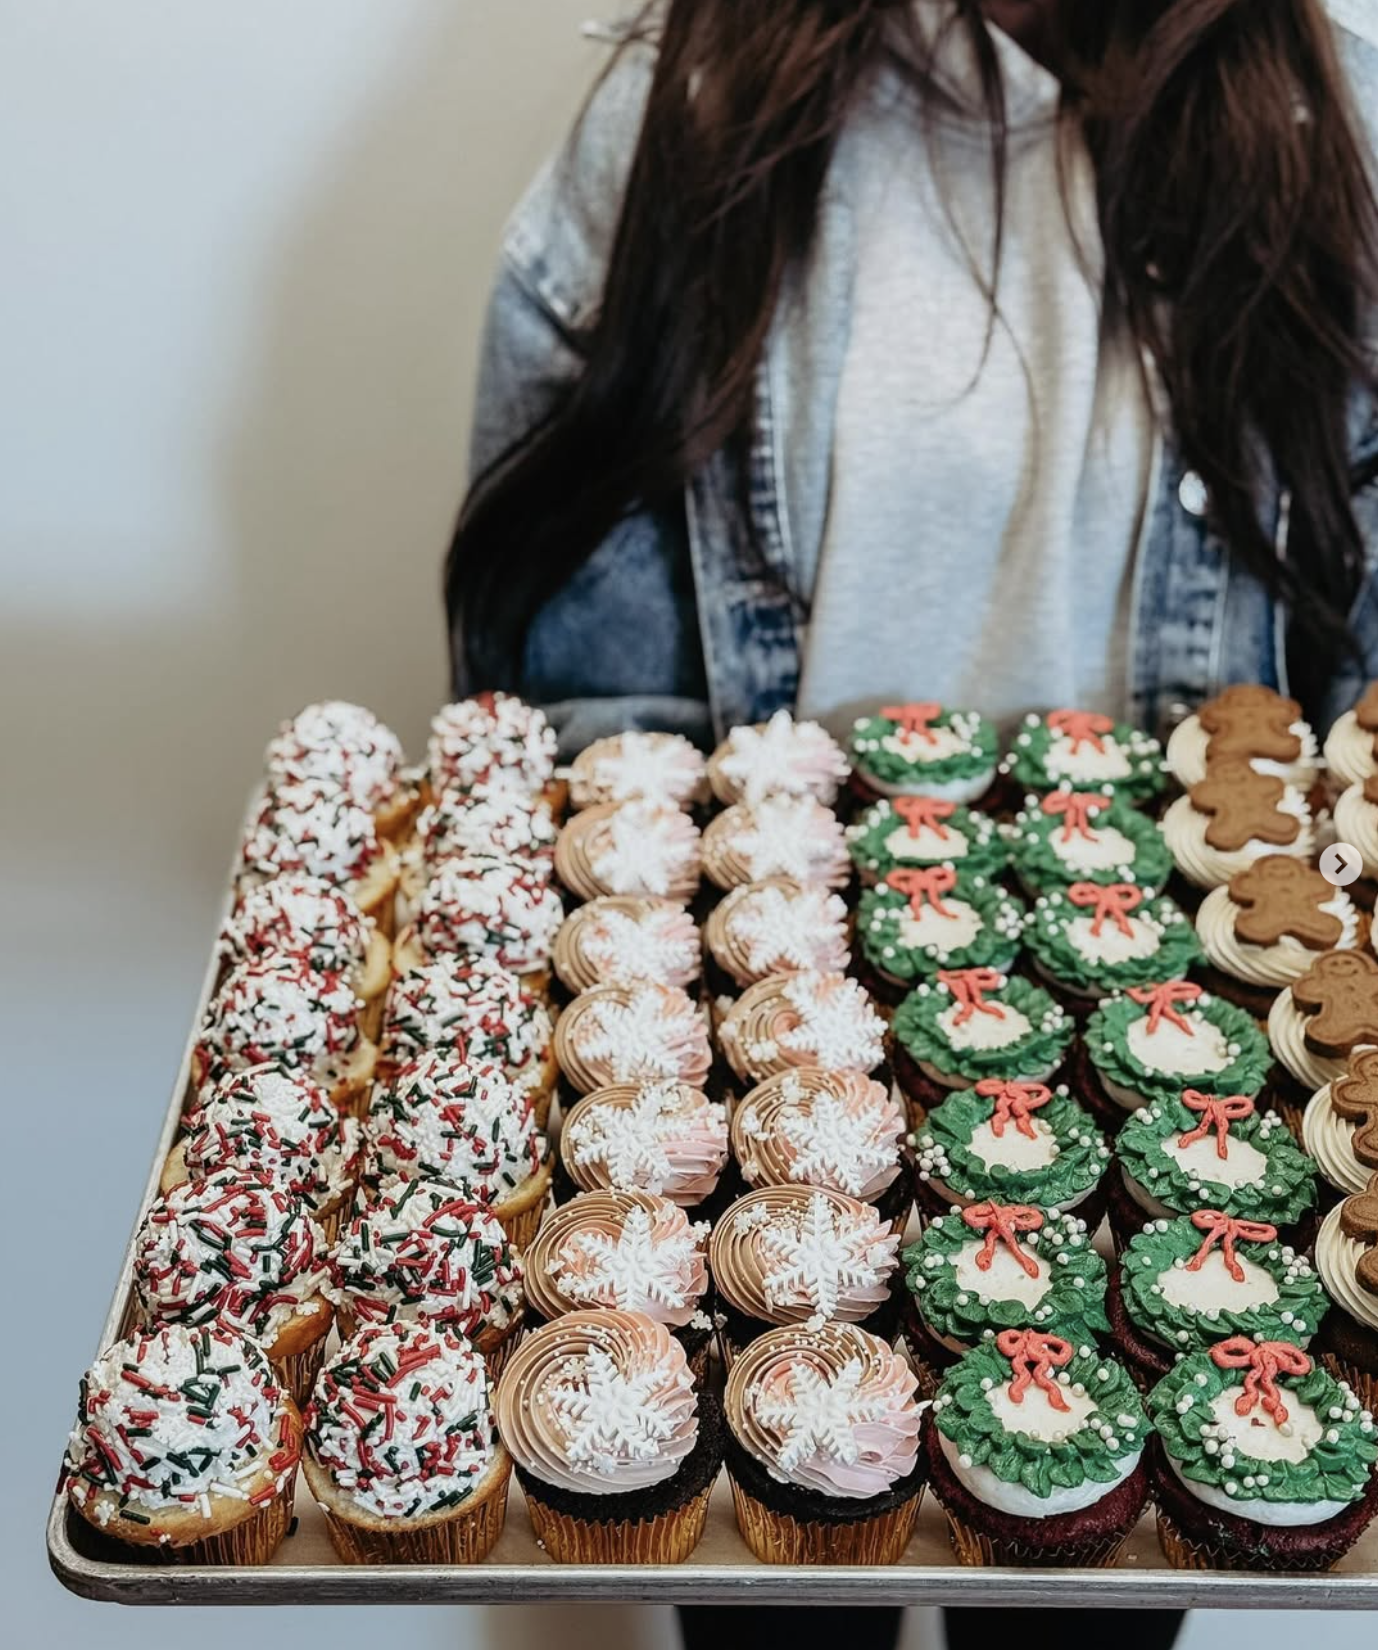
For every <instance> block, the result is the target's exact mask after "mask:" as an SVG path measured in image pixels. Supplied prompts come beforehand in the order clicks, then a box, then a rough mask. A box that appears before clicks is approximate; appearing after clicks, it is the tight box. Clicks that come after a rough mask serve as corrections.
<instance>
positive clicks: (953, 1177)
mask: <svg viewBox="0 0 1378 1650" xmlns="http://www.w3.org/2000/svg"><path fill="white" fill-rule="evenodd" d="M914 1154H915V1155H914V1174H915V1181H916V1185H915V1198H916V1201H917V1203H918V1206H919V1212H920V1214H922V1215H924V1216H925V1217H929V1216H933V1215H940V1214H944V1213H946V1211H947V1210H949V1209H951V1208H952V1207H953V1206H954V1205H957V1206H962V1207H965V1206H966V1205H968V1204H972V1203H986V1202H991V1201H994V1202H996V1203H1031V1204H1033V1205H1034V1206H1035V1207H1036V1208H1039V1209H1044V1210H1051V1211H1053V1212H1054V1213H1057V1214H1063V1213H1066V1212H1067V1211H1068V1210H1075V1212H1076V1213H1077V1214H1078V1215H1079V1216H1080V1217H1081V1218H1082V1219H1083V1220H1085V1222H1086V1224H1087V1226H1088V1227H1090V1229H1091V1230H1092V1231H1094V1230H1095V1228H1096V1226H1097V1225H1098V1224H1099V1222H1100V1216H1101V1213H1102V1209H1103V1203H1102V1199H1101V1196H1100V1185H1101V1181H1102V1179H1103V1177H1104V1175H1105V1170H1106V1168H1107V1166H1108V1164H1109V1162H1110V1148H1109V1146H1107V1145H1106V1143H1105V1138H1104V1136H1103V1135H1102V1134H1101V1132H1100V1130H1099V1129H1098V1128H1097V1127H1096V1126H1095V1124H1094V1123H1093V1122H1092V1121H1091V1118H1090V1116H1089V1114H1088V1113H1086V1112H1085V1111H1083V1110H1082V1108H1081V1107H1080V1106H1079V1105H1077V1103H1076V1101H1075V1100H1073V1099H1071V1098H1070V1096H1069V1095H1068V1093H1067V1090H1066V1088H1065V1087H1061V1088H1057V1089H1051V1088H1049V1087H1048V1086H1047V1085H1046V1084H1044V1083H1007V1082H1004V1081H1003V1080H1002V1079H1000V1078H998V1077H988V1078H985V1079H984V1080H983V1081H981V1082H979V1083H977V1084H976V1086H975V1087H974V1088H971V1089H963V1090H960V1091H959V1092H958V1093H956V1094H950V1095H949V1096H948V1097H947V1099H946V1100H944V1101H943V1103H942V1104H941V1105H940V1106H937V1107H935V1108H934V1109H933V1110H932V1111H931V1112H930V1113H929V1114H928V1121H927V1122H926V1123H925V1125H924V1127H923V1129H922V1131H921V1132H920V1133H918V1134H916V1135H915V1136H914Z"/></svg>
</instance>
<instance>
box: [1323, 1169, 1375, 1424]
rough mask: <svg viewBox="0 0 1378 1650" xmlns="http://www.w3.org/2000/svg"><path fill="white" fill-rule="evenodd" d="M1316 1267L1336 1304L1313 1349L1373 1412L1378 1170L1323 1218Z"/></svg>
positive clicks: (1327, 1366)
mask: <svg viewBox="0 0 1378 1650" xmlns="http://www.w3.org/2000/svg"><path fill="white" fill-rule="evenodd" d="M1316 1267H1317V1270H1318V1271H1319V1272H1320V1275H1321V1282H1322V1283H1323V1284H1324V1285H1325V1288H1326V1293H1327V1294H1328V1295H1329V1296H1330V1299H1331V1303H1332V1304H1331V1307H1330V1310H1329V1312H1327V1313H1326V1315H1325V1319H1324V1321H1323V1322H1322V1324H1321V1329H1320V1334H1319V1335H1318V1336H1317V1337H1316V1344H1315V1350H1316V1351H1317V1352H1318V1353H1319V1354H1320V1356H1321V1359H1322V1361H1323V1362H1324V1364H1325V1366H1326V1368H1327V1369H1329V1371H1330V1373H1331V1374H1332V1375H1334V1376H1335V1378H1336V1379H1337V1380H1342V1381H1347V1382H1348V1383H1349V1384H1350V1386H1351V1387H1353V1389H1354V1390H1355V1392H1357V1393H1358V1395H1359V1398H1360V1401H1361V1402H1362V1403H1363V1404H1364V1405H1365V1407H1366V1408H1368V1409H1370V1410H1372V1409H1373V1408H1374V1406H1375V1405H1378V1173H1375V1174H1374V1175H1373V1176H1372V1177H1371V1178H1370V1179H1369V1183H1368V1186H1367V1187H1366V1189H1365V1190H1364V1191H1362V1192H1360V1193H1359V1194H1358V1195H1357V1196H1354V1197H1348V1198H1346V1199H1345V1201H1344V1202H1343V1203H1341V1204H1339V1205H1338V1206H1337V1207H1336V1208H1334V1209H1332V1210H1331V1211H1330V1213H1329V1214H1328V1215H1327V1216H1326V1217H1325V1219H1324V1221H1322V1223H1321V1229H1320V1232H1319V1234H1318V1235H1317V1238H1316Z"/></svg>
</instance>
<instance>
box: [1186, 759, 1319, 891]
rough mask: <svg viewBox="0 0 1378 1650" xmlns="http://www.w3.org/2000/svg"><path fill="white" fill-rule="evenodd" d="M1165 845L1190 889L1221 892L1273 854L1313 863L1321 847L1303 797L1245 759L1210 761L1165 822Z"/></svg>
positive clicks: (1296, 788) (1285, 782)
mask: <svg viewBox="0 0 1378 1650" xmlns="http://www.w3.org/2000/svg"><path fill="white" fill-rule="evenodd" d="M1163 840H1164V841H1165V842H1166V843H1167V846H1168V850H1169V852H1170V853H1171V854H1172V858H1173V862H1174V863H1175V865H1176V867H1177V870H1178V873H1179V876H1180V878H1181V881H1182V883H1183V884H1185V885H1186V888H1180V887H1179V890H1178V891H1179V892H1181V893H1183V894H1184V896H1185V893H1186V889H1211V888H1219V887H1221V886H1222V885H1223V884H1224V883H1227V882H1228V881H1229V880H1230V878H1231V877H1232V876H1234V874H1235V873H1236V872H1237V871H1243V870H1246V869H1247V868H1248V867H1249V865H1251V864H1252V863H1253V861H1254V860H1256V859H1262V858H1263V857H1264V856H1265V855H1270V854H1288V855H1291V856H1292V857H1293V858H1295V859H1300V860H1309V859H1310V857H1311V852H1312V849H1313V848H1314V847H1315V843H1316V833H1315V827H1314V825H1313V822H1312V818H1311V807H1310V804H1309V803H1308V802H1307V800H1306V793H1305V792H1304V791H1302V790H1301V789H1299V788H1298V787H1297V786H1296V785H1292V784H1289V783H1288V782H1287V781H1286V780H1284V779H1281V778H1279V777H1278V776H1277V775H1276V774H1272V773H1259V772H1258V771H1257V769H1256V768H1254V767H1253V766H1252V765H1251V764H1250V763H1249V761H1248V760H1247V759H1246V758H1245V757H1242V756H1231V757H1220V758H1213V759H1212V761H1211V764H1210V767H1209V768H1208V769H1207V772H1206V775H1205V777H1204V778H1203V779H1200V780H1198V781H1197V782H1196V784H1194V785H1193V786H1192V787H1191V789H1190V790H1189V791H1188V792H1187V794H1186V795H1185V796H1180V797H1178V799H1177V800H1176V801H1175V802H1174V803H1173V804H1172V806H1171V807H1170V808H1169V809H1168V811H1167V813H1166V814H1164V815H1163Z"/></svg>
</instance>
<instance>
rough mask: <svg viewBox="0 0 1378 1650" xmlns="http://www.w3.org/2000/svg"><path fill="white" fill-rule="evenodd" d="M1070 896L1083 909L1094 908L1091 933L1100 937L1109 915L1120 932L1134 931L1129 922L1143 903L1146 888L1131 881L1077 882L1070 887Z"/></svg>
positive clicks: (1129, 932) (1128, 932)
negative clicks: (1106, 882) (1130, 917)
mask: <svg viewBox="0 0 1378 1650" xmlns="http://www.w3.org/2000/svg"><path fill="white" fill-rule="evenodd" d="M1067 898H1068V899H1069V900H1071V902H1072V904H1073V905H1078V906H1080V907H1081V909H1082V910H1083V911H1089V910H1093V909H1094V911H1095V913H1096V915H1095V919H1094V920H1093V921H1092V923H1091V933H1092V935H1093V936H1094V937H1095V938H1096V939H1099V938H1100V931H1101V929H1102V928H1103V927H1104V926H1105V919H1106V918H1107V917H1109V918H1110V920H1111V921H1112V922H1113V923H1114V924H1115V926H1116V928H1118V929H1119V931H1120V933H1121V934H1132V933H1133V932H1134V930H1133V929H1132V928H1131V927H1130V926H1129V916H1130V913H1131V912H1132V911H1137V910H1138V909H1139V907H1140V906H1141V905H1142V904H1143V902H1144V891H1143V889H1142V888H1136V887H1135V886H1134V884H1133V883H1132V882H1111V883H1108V884H1107V885H1106V886H1105V887H1102V886H1101V885H1100V883H1098V882H1074V883H1073V884H1072V886H1071V887H1070V888H1069V889H1068V890H1067Z"/></svg>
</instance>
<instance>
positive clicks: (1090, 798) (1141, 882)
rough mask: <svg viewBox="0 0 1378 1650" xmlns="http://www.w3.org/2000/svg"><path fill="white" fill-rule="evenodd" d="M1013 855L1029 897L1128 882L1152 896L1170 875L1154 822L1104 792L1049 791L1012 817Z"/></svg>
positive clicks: (1169, 863) (1169, 860)
mask: <svg viewBox="0 0 1378 1650" xmlns="http://www.w3.org/2000/svg"><path fill="white" fill-rule="evenodd" d="M1010 840H1011V855H1012V858H1013V861H1014V869H1015V873H1016V875H1017V876H1018V877H1019V880H1020V882H1022V883H1023V885H1024V887H1025V888H1026V889H1027V890H1028V891H1029V893H1030V894H1034V895H1037V894H1040V893H1042V892H1043V891H1044V890H1045V889H1049V888H1069V887H1070V886H1071V885H1072V884H1073V883H1074V882H1094V883H1099V884H1100V885H1102V886H1108V885H1109V884H1111V883H1116V882H1124V883H1132V884H1133V885H1134V886H1135V887H1136V888H1139V889H1141V890H1142V892H1143V893H1145V894H1156V893H1158V892H1160V891H1161V890H1162V889H1163V888H1164V887H1166V886H1167V880H1168V878H1169V877H1170V876H1171V875H1172V855H1171V854H1170V853H1169V852H1168V850H1167V845H1166V844H1165V843H1164V841H1163V837H1162V833H1161V832H1160V831H1159V829H1158V827H1157V826H1156V825H1155V824H1154V823H1153V821H1152V820H1151V819H1149V818H1147V817H1146V816H1145V815H1144V814H1141V813H1139V812H1137V810H1136V809H1134V808H1132V807H1131V806H1130V805H1129V803H1127V802H1126V801H1124V800H1123V799H1122V798H1120V797H1117V796H1107V795H1106V794H1105V793H1104V792H1102V791H1073V790H1056V791H1050V792H1049V793H1048V794H1047V795H1046V796H1043V797H1038V798H1032V797H1031V798H1030V799H1029V801H1028V802H1027V803H1026V804H1025V806H1024V808H1023V809H1022V810H1021V811H1020V812H1019V813H1018V814H1017V815H1016V816H1015V820H1014V828H1013V831H1012V832H1011V839H1010Z"/></svg>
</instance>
